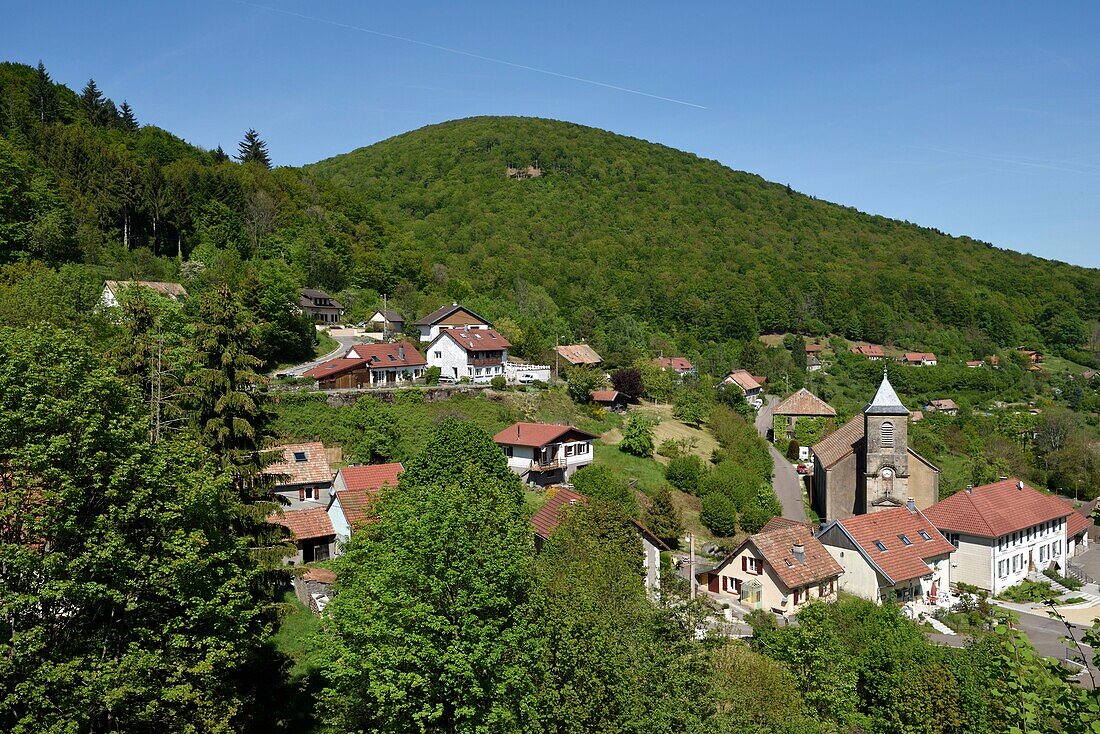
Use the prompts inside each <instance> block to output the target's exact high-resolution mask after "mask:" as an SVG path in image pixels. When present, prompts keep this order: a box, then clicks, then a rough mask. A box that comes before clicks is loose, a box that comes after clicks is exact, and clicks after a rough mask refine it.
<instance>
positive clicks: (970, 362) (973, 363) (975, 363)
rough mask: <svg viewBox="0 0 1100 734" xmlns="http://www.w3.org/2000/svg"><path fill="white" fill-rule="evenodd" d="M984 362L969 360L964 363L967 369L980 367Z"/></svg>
mask: <svg viewBox="0 0 1100 734" xmlns="http://www.w3.org/2000/svg"><path fill="white" fill-rule="evenodd" d="M983 364H985V362H983V361H982V360H980V359H969V360H967V361H966V366H967V367H981V366H982V365H983Z"/></svg>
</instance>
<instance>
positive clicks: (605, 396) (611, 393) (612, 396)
mask: <svg viewBox="0 0 1100 734" xmlns="http://www.w3.org/2000/svg"><path fill="white" fill-rule="evenodd" d="M592 402H593V403H595V404H596V405H599V406H600V407H602V408H604V409H605V410H614V411H615V412H620V411H623V410H626V396H625V395H623V394H622V393H621V392H619V391H618V390H593V391H592Z"/></svg>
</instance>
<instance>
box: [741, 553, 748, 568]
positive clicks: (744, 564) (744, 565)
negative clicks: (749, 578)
mask: <svg viewBox="0 0 1100 734" xmlns="http://www.w3.org/2000/svg"><path fill="white" fill-rule="evenodd" d="M741 570H742V571H748V570H749V557H748V556H741Z"/></svg>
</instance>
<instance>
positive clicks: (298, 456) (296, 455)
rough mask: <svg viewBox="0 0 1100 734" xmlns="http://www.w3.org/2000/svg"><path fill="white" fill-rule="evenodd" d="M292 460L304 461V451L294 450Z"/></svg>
mask: <svg viewBox="0 0 1100 734" xmlns="http://www.w3.org/2000/svg"><path fill="white" fill-rule="evenodd" d="M294 460H295V461H306V452H305V451H295V452H294Z"/></svg>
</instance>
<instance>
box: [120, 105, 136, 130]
mask: <svg viewBox="0 0 1100 734" xmlns="http://www.w3.org/2000/svg"><path fill="white" fill-rule="evenodd" d="M118 120H119V125H120V126H121V127H122V129H123V130H125V131H126V132H128V133H135V132H137V130H138V127H140V126H139V125H138V121H137V117H135V116H134V108H133V107H131V106H130V103H129V102H127V101H126V100H122V104H121V105H120V106H119V108H118Z"/></svg>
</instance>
